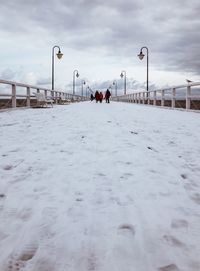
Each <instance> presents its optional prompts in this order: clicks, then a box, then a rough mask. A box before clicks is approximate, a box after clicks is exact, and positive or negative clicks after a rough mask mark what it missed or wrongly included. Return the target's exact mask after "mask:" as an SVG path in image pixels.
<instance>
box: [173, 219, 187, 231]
mask: <svg viewBox="0 0 200 271" xmlns="http://www.w3.org/2000/svg"><path fill="white" fill-rule="evenodd" d="M188 226H189V223H188V221H187V220H185V219H173V220H172V222H171V227H172V228H174V229H179V228H188Z"/></svg>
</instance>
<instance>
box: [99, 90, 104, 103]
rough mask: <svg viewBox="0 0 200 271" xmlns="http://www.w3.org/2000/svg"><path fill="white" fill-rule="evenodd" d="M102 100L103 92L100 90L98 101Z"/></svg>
mask: <svg viewBox="0 0 200 271" xmlns="http://www.w3.org/2000/svg"><path fill="white" fill-rule="evenodd" d="M102 100H103V93H102V92H100V93H99V101H100V103H102Z"/></svg>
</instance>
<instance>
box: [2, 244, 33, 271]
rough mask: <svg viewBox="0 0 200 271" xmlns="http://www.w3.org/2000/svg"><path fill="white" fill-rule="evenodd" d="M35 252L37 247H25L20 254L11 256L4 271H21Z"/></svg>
mask: <svg viewBox="0 0 200 271" xmlns="http://www.w3.org/2000/svg"><path fill="white" fill-rule="evenodd" d="M36 251H37V246H34V245H33V246H32V245H31V246H26V247H24V249H23V251H22V252H21V253H16V254H14V255H11V257H10V259H9V261H8V264H7V268H6V271H20V270H22V269H23V268H24V267H25V266H26V263H27V262H28V261H30V260H31V259H32V258H33V257H34V256H35V253H36Z"/></svg>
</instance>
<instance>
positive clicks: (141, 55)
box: [138, 52, 145, 60]
mask: <svg viewBox="0 0 200 271" xmlns="http://www.w3.org/2000/svg"><path fill="white" fill-rule="evenodd" d="M144 56H145V55H144V54H143V53H142V52H140V54H139V55H138V57H139V59H140V60H142V59H143V57H144Z"/></svg>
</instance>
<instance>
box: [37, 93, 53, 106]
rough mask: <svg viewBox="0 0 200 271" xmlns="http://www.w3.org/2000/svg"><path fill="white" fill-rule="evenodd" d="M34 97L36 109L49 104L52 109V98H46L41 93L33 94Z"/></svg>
mask: <svg viewBox="0 0 200 271" xmlns="http://www.w3.org/2000/svg"><path fill="white" fill-rule="evenodd" d="M33 94H34V95H35V97H36V100H37V104H36V107H43V106H46V107H47V106H48V104H51V106H52V107H53V102H54V100H53V99H52V98H46V97H45V95H44V94H43V93H40V92H38V93H33Z"/></svg>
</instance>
